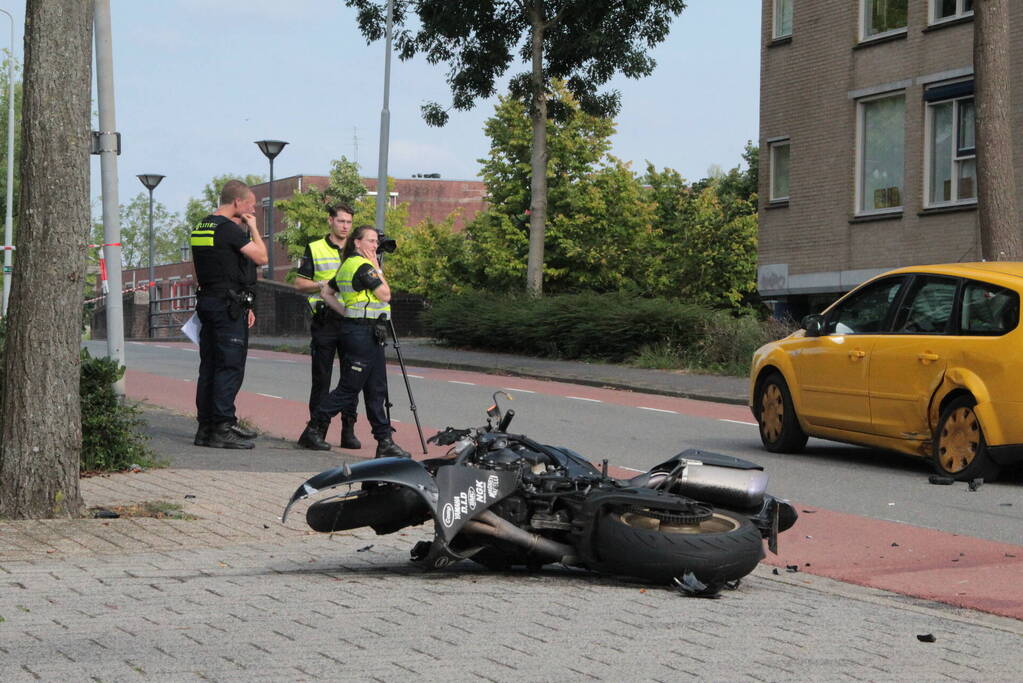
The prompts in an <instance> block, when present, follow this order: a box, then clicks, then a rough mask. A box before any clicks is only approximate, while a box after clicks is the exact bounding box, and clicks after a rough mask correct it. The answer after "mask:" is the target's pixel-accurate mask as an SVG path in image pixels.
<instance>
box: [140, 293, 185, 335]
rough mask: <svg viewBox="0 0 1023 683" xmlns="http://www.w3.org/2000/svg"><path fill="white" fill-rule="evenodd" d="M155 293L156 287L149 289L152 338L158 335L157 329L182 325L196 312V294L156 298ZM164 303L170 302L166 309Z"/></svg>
mask: <svg viewBox="0 0 1023 683" xmlns="http://www.w3.org/2000/svg"><path fill="white" fill-rule="evenodd" d="M155 294H156V289H155V288H154V289H150V290H149V338H150V339H153V338H155V337H156V330H161V329H169V328H172V327H181V326H182V325H184V324H185V322H186V321H187V320H188V319H189V318H191V317H192V314H193V313H195V294H185V295H183V296H168V297H163V298H154V295H155ZM164 304H168V305H167V306H166V310H164V308H165V307H164ZM177 304H181V305H177Z"/></svg>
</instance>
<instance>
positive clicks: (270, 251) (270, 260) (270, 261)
mask: <svg viewBox="0 0 1023 683" xmlns="http://www.w3.org/2000/svg"><path fill="white" fill-rule="evenodd" d="M267 223H268V224H269V225H268V226H267V230H268V232H267V237H268V238H269V241H268V242H267V245H266V255H267V262H266V265H267V268H268V269H269V273H270V279H271V280H273V279H274V160H273V157H271V158H270V217H269V219H267Z"/></svg>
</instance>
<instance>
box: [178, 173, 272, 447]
mask: <svg viewBox="0 0 1023 683" xmlns="http://www.w3.org/2000/svg"><path fill="white" fill-rule="evenodd" d="M255 210H256V196H255V195H254V194H253V193H252V190H250V189H249V187H248V185H246V184H245V183H243V182H241V181H240V180H229V181H228V182H227V183H225V184H224V189H223V190H221V192H220V206H219V207H217V210H216V211H214V212H213V213H212V214H211V215H209V216H207V217H206V218H204V219H203V220H201V221H200V222H199V224H198V225H196V226H195V229H193V230H192V239H191V242H192V261H193V262H194V263H195V277H196V280H197V281H198V283H199V289H198V291H197V292H196V305H195V310H196V313H197V314H198V316H199V322H201V323H202V328H201V329H200V331H199V381H198V383H197V384H196V388H195V409H196V415H197V418H198V420H199V430H198V431H197V432H196V433H195V445H197V446H209V447H212V448H252V447H253V446H254V445H255V444H253V443H252V441H251V439H253V438H255V436H256V433H255V432H252V431H250V430H248V429H245V428H243V427H241V426H240V425H239V424H238V419H237V418H236V417H235V408H234V399H235V396H237V395H238V390H239V389H240V388H241V386H242V379H243V378H244V376H245V357H246V355H247V353H248V346H249V328H250V327H252V325H253V324H254V323H255V322H256V316H255V314H254V313H253V312H252V301H253V295H252V289H251V288H252V285H254V284H255V282H256V266H257V265H259V266H261V265H263V264H265V263H266V262H267V252H266V245H265V244H263V237H262V235H260V233H259V228H258V227H257V225H256V216H255Z"/></svg>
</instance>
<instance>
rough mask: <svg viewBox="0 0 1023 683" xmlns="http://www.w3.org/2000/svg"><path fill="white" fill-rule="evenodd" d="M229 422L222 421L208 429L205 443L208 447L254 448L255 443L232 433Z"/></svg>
mask: <svg viewBox="0 0 1023 683" xmlns="http://www.w3.org/2000/svg"><path fill="white" fill-rule="evenodd" d="M231 426H232V425H231V423H230V422H223V423H221V424H218V425H217V426H216V427H214V428H213V429H211V430H210V437H209V439H207V440H206V445H207V446H209V447H210V448H241V449H249V448H255V447H256V444H254V443H252V442H251V441H249V440H248V439H243V438H242V437H240V436H238V435H237V434H235V433H234V431H233V430H232V429H231Z"/></svg>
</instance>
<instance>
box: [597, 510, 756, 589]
mask: <svg viewBox="0 0 1023 683" xmlns="http://www.w3.org/2000/svg"><path fill="white" fill-rule="evenodd" d="M594 546H595V548H596V549H597V553H598V554H599V556H600V559H601V567H600V569H601V570H602V571H605V572H610V573H615V574H623V575H629V576H635V577H638V578H641V579H646V580H649V581H653V582H656V583H670V582H671V581H672V579H674V578H676V577H682V576H683V575H684V574H685V573H686V572H692V573H693V574H694V575H695V576H696V578H698V579H699V580H700V581H702V582H703V583H705V584H708V585H716V586H720V585H721V584H724V583H726V582H729V581H735V580H736V579H741V578H742V577H744V576H746V575H747V574H749V573H750V572H751V571H753V570H754V569H755V568H756V566H757V564H758V563H759V562H760V560H762V559H763V557H764V543H763V539H762V537H761V535H760V530H759V529H757V528H756V527H755V526H754V525H753V523H752V522H751V521H749V520H748V519H747V518H746V517H743V516H742V515H739V514H736V513H734V512H729V511H726V510H721V509H714V510H713V511H712V514H711V517H710V518H709V519H706V520H704V521H701V522H697V523H695V524H671V523H666V522H664V521H662V520H660V519H658V518H657V517H654V516H651V515H645V514H643V513H642V512H640V511H636V510H628V511H626V510H622V511H618V512H611V513H608V514H605V515H603V516H602V517H601V518H600V519H599V520H598V522H597V529H596V542H595V544H594Z"/></svg>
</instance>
